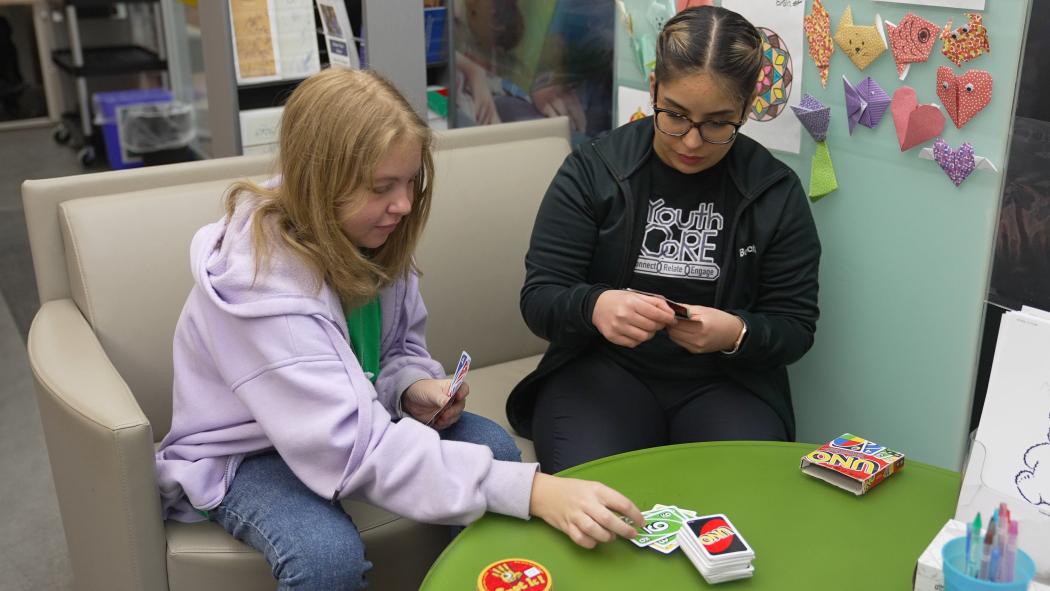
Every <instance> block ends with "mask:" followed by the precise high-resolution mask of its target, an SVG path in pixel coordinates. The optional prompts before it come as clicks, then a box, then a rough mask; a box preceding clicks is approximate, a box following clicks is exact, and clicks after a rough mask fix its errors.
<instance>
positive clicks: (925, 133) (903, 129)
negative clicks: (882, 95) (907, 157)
mask: <svg viewBox="0 0 1050 591" xmlns="http://www.w3.org/2000/svg"><path fill="white" fill-rule="evenodd" d="M890 111H892V112H893V125H894V126H895V127H896V128H897V143H899V144H900V146H901V152H905V151H907V150H910V149H912V148H914V147H915V146H918V145H919V144H924V143H926V142H928V141H930V140H932V139H933V138H935V137H937V136H939V135H940V134H941V132H942V131H944V114H943V113H941V110H940V109H938V108H937V107H935V106H934V105H920V104H919V99H918V97H917V96H916V94H915V89H914V88H911V87H908V86H902V87H900V88H898V89H897V90H896V91H895V92H894V93H893V103H892V104H891V106H890Z"/></svg>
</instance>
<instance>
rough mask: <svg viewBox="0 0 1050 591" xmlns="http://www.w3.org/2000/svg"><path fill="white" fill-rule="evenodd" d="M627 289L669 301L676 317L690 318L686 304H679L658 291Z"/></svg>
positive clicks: (668, 303)
mask: <svg viewBox="0 0 1050 591" xmlns="http://www.w3.org/2000/svg"><path fill="white" fill-rule="evenodd" d="M627 291H633V292H634V293H640V294H642V295H647V296H652V297H654V298H660V299H661V300H663V301H665V302H667V305H668V306H670V308H671V311H672V312H674V315H675V318H684V319H685V320H689V308H686V307H685V304H679V303H678V302H676V301H674V300H669V299H667V298H665V297H664V296H662V295H660V294H658V293H649V292H648V291H642V290H640V289H631V288H630V287H628V288H627Z"/></svg>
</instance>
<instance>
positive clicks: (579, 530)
mask: <svg viewBox="0 0 1050 591" xmlns="http://www.w3.org/2000/svg"><path fill="white" fill-rule="evenodd" d="M529 513H531V514H532V515H535V516H536V517H539V518H541V519H543V520H544V521H546V522H547V523H549V524H550V525H551V526H552V527H555V528H557V529H559V530H561V531H562V532H564V533H565V534H566V535H567V536H569V538H570V539H572V541H573V542H576V543H577V544H579V545H580V546H583V547H584V548H594V547H595V546H597V545H598V543H600V542H611V541H612V540H614V539H616V536H620V537H622V538H633V537H634V536H635V531H634V528H633V527H631V526H630V525H628V524H626V523H624V521H623V520H622V519H620V515H623V516H624V517H627V518H628V519H630V520H631V521H632V522H634V523H636V524H644V523H645V518H644V517H642V512H641V511H639V510H638V507H635V506H634V503H632V502H631V501H630V499H628V498H627V497H625V496H623V495H622V494H620V493H618V492H616V491H615V490H613V489H611V488H609V487H608V486H605V485H604V484H602V483H600V482H591V481H589V480H577V479H575V478H559V477H557V476H551V475H549V474H544V473H542V472H537V473H536V478H535V479H534V480H533V481H532V498H531V500H530V501H529Z"/></svg>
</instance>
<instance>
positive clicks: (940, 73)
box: [937, 66, 992, 129]
mask: <svg viewBox="0 0 1050 591" xmlns="http://www.w3.org/2000/svg"><path fill="white" fill-rule="evenodd" d="M937 96H938V97H940V99H941V102H942V103H944V108H945V110H947V111H948V116H949V117H951V118H952V122H953V123H955V127H957V128H959V129H962V126H963V125H966V123H967V122H968V121H970V119H973V118H974V115H976V114H977V113H979V112H980V111H981V109H983V108H985V107H987V106H988V103H990V102H992V75H991V74H989V73H988V72H985V71H984V70H969V71H967V72H966V73H965V74H963V75H962V76H956V75H955V72H952V69H951V68H949V67H947V66H941V67H940V68H937Z"/></svg>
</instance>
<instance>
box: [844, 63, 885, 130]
mask: <svg viewBox="0 0 1050 591" xmlns="http://www.w3.org/2000/svg"><path fill="white" fill-rule="evenodd" d="M842 84H843V87H844V88H845V91H846V116H847V118H848V120H849V133H850V135H853V129H854V128H855V127H857V124H858V123H860V124H861V125H863V126H865V127H870V128H872V129H875V127H876V126H878V124H879V122H880V121H882V117H883V115H885V114H886V109H889V107H890V95H888V94H886V91H885V90H883V89H882V87H881V86H879V84H878V83H877V82H875V80H873V79H872V78H871V76H869V77H867V78H865V79H864V80H861V81H860V84H858V85H856V86H853V85H852V84H850V81H849V80H847V79H846V77H845V76H843V77H842Z"/></svg>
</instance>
